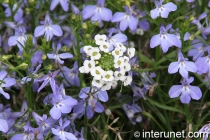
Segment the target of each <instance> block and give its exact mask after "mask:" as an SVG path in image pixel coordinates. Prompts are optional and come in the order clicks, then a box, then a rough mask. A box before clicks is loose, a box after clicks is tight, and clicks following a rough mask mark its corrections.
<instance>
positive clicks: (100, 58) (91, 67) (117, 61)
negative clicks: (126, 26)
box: [79, 34, 135, 91]
mask: <svg viewBox="0 0 210 140" xmlns="http://www.w3.org/2000/svg"><path fill="white" fill-rule="evenodd" d="M95 43H96V44H97V45H99V47H92V46H84V51H85V53H86V54H87V56H88V57H89V58H90V60H85V61H84V63H83V66H82V67H80V68H79V71H80V72H81V73H90V74H91V75H92V76H93V81H92V86H96V87H98V88H101V90H103V91H105V90H109V89H111V88H113V89H114V88H116V86H117V81H119V80H120V81H122V82H123V84H124V86H127V85H129V84H131V81H132V77H131V76H129V75H126V73H127V72H128V71H130V70H131V65H130V64H129V60H130V59H131V58H132V57H133V56H134V55H135V49H134V48H128V49H127V48H126V47H125V46H124V45H123V44H122V43H120V42H118V43H116V44H115V46H116V47H115V48H114V49H113V50H111V51H110V43H109V42H108V41H107V37H106V35H99V34H98V35H96V36H95Z"/></svg>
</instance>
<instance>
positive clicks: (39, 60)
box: [31, 50, 43, 67]
mask: <svg viewBox="0 0 210 140" xmlns="http://www.w3.org/2000/svg"><path fill="white" fill-rule="evenodd" d="M42 55H43V52H42V51H41V50H38V51H36V52H35V53H34V55H33V56H32V58H31V63H32V66H33V67H34V66H36V65H38V64H41V63H42V62H43V60H42Z"/></svg>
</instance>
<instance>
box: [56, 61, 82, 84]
mask: <svg viewBox="0 0 210 140" xmlns="http://www.w3.org/2000/svg"><path fill="white" fill-rule="evenodd" d="M61 69H62V71H63V73H60V76H61V77H63V78H64V76H65V78H64V82H65V83H66V85H69V84H68V82H69V83H70V84H71V85H74V86H80V80H79V76H78V74H79V69H78V63H77V61H76V62H74V67H73V68H72V69H69V68H67V67H66V66H63V67H62V68H61ZM66 80H68V82H66Z"/></svg>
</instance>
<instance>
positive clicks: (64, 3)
mask: <svg viewBox="0 0 210 140" xmlns="http://www.w3.org/2000/svg"><path fill="white" fill-rule="evenodd" d="M58 3H60V4H61V7H62V8H63V10H64V11H65V12H67V11H68V9H69V0H52V2H51V4H50V10H51V11H52V10H54V9H55V7H56V6H57V5H58Z"/></svg>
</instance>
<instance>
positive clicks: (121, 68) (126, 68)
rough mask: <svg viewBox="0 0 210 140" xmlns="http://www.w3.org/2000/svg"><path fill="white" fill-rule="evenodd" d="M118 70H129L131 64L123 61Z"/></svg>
mask: <svg viewBox="0 0 210 140" xmlns="http://www.w3.org/2000/svg"><path fill="white" fill-rule="evenodd" d="M120 70H121V71H130V70H131V65H130V64H129V63H124V65H123V66H121V67H120Z"/></svg>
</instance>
